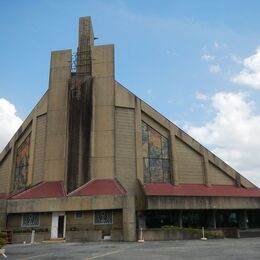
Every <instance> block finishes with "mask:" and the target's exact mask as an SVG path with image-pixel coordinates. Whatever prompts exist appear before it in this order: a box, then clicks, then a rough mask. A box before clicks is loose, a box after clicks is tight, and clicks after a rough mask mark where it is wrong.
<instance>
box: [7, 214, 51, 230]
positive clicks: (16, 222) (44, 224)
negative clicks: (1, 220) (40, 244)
mask: <svg viewBox="0 0 260 260" xmlns="http://www.w3.org/2000/svg"><path fill="white" fill-rule="evenodd" d="M7 222H8V223H7V224H8V227H9V228H12V229H13V231H14V232H15V231H18V232H19V231H23V230H31V229H34V230H37V229H46V228H47V229H48V230H49V231H50V228H51V213H40V226H39V227H22V214H19V213H18V214H8V221H7Z"/></svg>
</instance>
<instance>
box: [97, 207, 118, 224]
mask: <svg viewBox="0 0 260 260" xmlns="http://www.w3.org/2000/svg"><path fill="white" fill-rule="evenodd" d="M94 224H97V225H106V224H113V211H112V210H96V211H95V213H94Z"/></svg>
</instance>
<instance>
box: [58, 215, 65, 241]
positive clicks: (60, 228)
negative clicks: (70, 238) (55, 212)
mask: <svg viewBox="0 0 260 260" xmlns="http://www.w3.org/2000/svg"><path fill="white" fill-rule="evenodd" d="M63 233H64V216H59V220H58V238H63V237H64V236H63Z"/></svg>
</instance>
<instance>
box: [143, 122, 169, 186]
mask: <svg viewBox="0 0 260 260" xmlns="http://www.w3.org/2000/svg"><path fill="white" fill-rule="evenodd" d="M142 146H143V162H144V163H143V165H144V182H145V183H150V182H170V166H169V142H168V139H167V138H166V137H164V136H162V135H161V134H160V133H158V132H157V131H156V130H154V129H153V128H152V127H150V126H149V125H147V124H146V123H144V122H142Z"/></svg>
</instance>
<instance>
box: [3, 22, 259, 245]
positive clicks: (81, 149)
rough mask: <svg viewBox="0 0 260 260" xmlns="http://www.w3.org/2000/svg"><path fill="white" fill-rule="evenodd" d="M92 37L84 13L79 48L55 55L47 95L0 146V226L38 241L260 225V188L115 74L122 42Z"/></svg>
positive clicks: (121, 238)
mask: <svg viewBox="0 0 260 260" xmlns="http://www.w3.org/2000/svg"><path fill="white" fill-rule="evenodd" d="M94 40H95V37H94V34H93V29H92V23H91V18H90V17H82V18H80V21H79V36H78V48H77V53H76V54H73V53H72V50H60V51H53V52H52V53H51V63H50V75H49V86H48V89H47V91H46V93H45V94H44V95H43V96H42V98H41V99H40V100H39V102H38V104H37V105H36V106H35V108H34V109H33V110H32V112H31V113H30V114H29V115H28V117H27V118H26V119H25V121H24V122H23V124H22V126H21V127H20V128H19V129H18V131H17V132H16V133H15V135H14V136H13V137H12V139H11V140H10V141H9V143H8V144H7V145H6V147H5V148H4V150H3V151H2V152H1V154H0V230H1V229H2V230H7V231H8V232H9V233H12V240H13V242H23V241H27V242H29V241H30V239H31V233H32V230H35V240H36V241H39V242H40V241H43V240H50V239H61V240H62V239H64V240H65V239H66V240H67V241H98V240H102V239H111V240H113V241H136V240H138V239H139V235H140V232H139V230H140V229H141V228H142V230H143V234H144V236H145V239H150V240H155V239H157V240H158V239H167V234H168V233H169V230H170V229H171V228H173V231H172V232H174V227H177V229H176V230H181V229H182V228H194V229H195V228H201V227H202V226H203V227H205V229H210V230H238V232H239V230H244V231H250V230H253V229H256V228H260V189H258V188H257V187H256V186H255V185H254V184H253V183H251V182H250V181H248V180H247V179H246V178H245V177H243V176H242V175H240V174H239V173H238V172H237V171H236V170H234V169H233V168H231V167H230V166H229V165H227V164H226V163H225V162H223V161H222V160H221V159H219V158H218V157H217V156H216V155H215V154H213V153H212V152H210V151H209V150H208V149H206V148H205V147H204V146H202V145H201V144H200V143H198V142H197V141H196V140H194V139H193V138H192V137H191V136H189V135H188V134H187V133H185V132H184V131H183V130H182V129H180V128H179V127H178V126H176V125H175V124H173V123H172V122H171V121H169V120H168V119H167V118H165V117H164V116H163V115H161V114H160V113H159V112H158V111H156V110H155V109H153V108H152V107H151V106H149V104H147V103H145V102H144V101H143V100H141V99H140V98H138V97H137V96H135V95H134V94H133V93H131V92H130V91H129V90H128V89H127V88H125V87H124V86H122V85H121V84H120V83H119V82H117V81H116V79H115V69H114V67H115V65H114V45H101V46H96V45H95V44H94ZM167 227H168V229H167ZM166 233H167V234H166ZM158 234H160V235H158ZM225 234H228V233H225ZM168 238H169V237H168Z"/></svg>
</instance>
